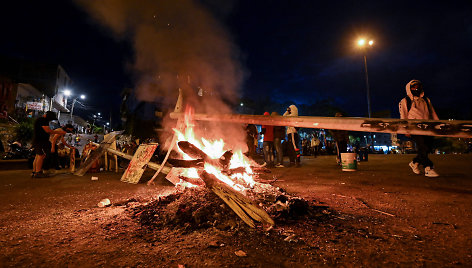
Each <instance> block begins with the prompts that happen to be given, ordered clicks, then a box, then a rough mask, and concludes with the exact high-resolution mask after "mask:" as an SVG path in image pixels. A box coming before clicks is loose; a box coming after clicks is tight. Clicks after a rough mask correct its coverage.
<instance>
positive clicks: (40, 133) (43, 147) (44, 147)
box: [31, 111, 66, 178]
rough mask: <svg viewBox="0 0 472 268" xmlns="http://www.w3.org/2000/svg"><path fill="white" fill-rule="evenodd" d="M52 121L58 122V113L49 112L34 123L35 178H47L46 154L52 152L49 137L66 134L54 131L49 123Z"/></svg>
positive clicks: (61, 131) (33, 175) (60, 130)
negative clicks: (45, 170)
mask: <svg viewBox="0 0 472 268" xmlns="http://www.w3.org/2000/svg"><path fill="white" fill-rule="evenodd" d="M52 120H57V117H56V113H55V112H51V111H48V112H46V113H45V114H44V115H43V116H42V117H39V118H38V119H36V121H35V122H34V135H33V148H34V151H35V154H36V155H35V157H34V161H33V174H32V175H31V176H32V177H34V178H43V177H46V175H45V174H44V173H43V171H42V168H43V162H44V158H46V154H47V153H49V152H50V151H51V142H50V141H49V136H50V135H52V134H62V135H64V134H66V132H65V131H63V130H62V129H57V130H52V129H51V128H49V122H51V121H52Z"/></svg>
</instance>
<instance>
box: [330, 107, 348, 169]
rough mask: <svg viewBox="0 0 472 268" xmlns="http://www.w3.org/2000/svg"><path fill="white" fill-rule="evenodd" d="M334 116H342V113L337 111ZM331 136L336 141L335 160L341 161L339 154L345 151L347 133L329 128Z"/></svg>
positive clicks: (339, 162)
mask: <svg viewBox="0 0 472 268" xmlns="http://www.w3.org/2000/svg"><path fill="white" fill-rule="evenodd" d="M334 116H335V117H343V116H344V114H343V113H341V112H337V113H336V114H335V115H334ZM330 133H331V136H333V138H334V141H335V142H336V162H337V163H338V164H341V163H342V159H341V154H342V153H347V144H348V143H349V133H348V132H347V131H346V130H330Z"/></svg>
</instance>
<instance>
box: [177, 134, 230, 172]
mask: <svg viewBox="0 0 472 268" xmlns="http://www.w3.org/2000/svg"><path fill="white" fill-rule="evenodd" d="M177 144H178V146H179V148H180V149H181V150H182V151H183V152H184V153H186V154H187V155H188V156H190V157H192V158H196V159H202V160H203V161H204V162H206V163H209V164H212V165H214V166H218V167H221V168H222V169H226V168H227V167H228V165H229V162H230V161H231V157H232V156H233V152H231V151H226V152H225V153H224V154H223V155H222V156H221V157H220V158H219V159H213V158H211V157H210V156H209V155H207V154H206V153H205V152H204V151H202V150H200V149H199V148H198V147H197V146H195V145H193V144H192V143H190V142H188V141H179V142H178V143H177Z"/></svg>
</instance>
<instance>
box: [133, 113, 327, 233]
mask: <svg viewBox="0 0 472 268" xmlns="http://www.w3.org/2000/svg"><path fill="white" fill-rule="evenodd" d="M192 114H193V112H192V111H191V109H189V110H187V111H186V113H185V119H184V121H183V122H180V124H179V123H178V125H179V126H178V128H177V129H174V131H175V136H174V141H175V142H174V141H173V145H177V152H178V153H179V155H178V156H177V157H175V158H172V159H169V161H168V163H169V164H171V165H172V169H171V172H170V173H169V174H168V175H167V177H166V178H167V179H168V180H169V181H171V182H173V183H174V184H175V185H176V193H175V194H172V195H169V196H166V197H160V198H159V199H158V200H155V201H153V202H151V203H149V204H147V205H144V206H139V207H135V208H133V214H134V216H135V217H136V218H138V219H139V221H140V223H141V224H142V225H145V226H150V227H156V226H160V225H166V226H168V225H174V226H178V227H184V228H205V227H210V226H213V227H218V228H221V229H226V228H235V227H236V226H239V223H240V221H239V220H238V219H237V217H236V215H237V216H238V217H239V218H240V219H241V220H242V221H243V222H244V223H246V224H247V225H248V226H250V227H252V228H254V227H262V228H264V229H265V230H268V229H271V228H272V227H273V226H274V225H275V221H274V220H276V221H278V222H283V221H287V220H292V219H297V218H300V217H304V216H310V215H313V214H320V213H322V212H323V211H325V212H327V210H326V207H324V206H314V205H313V204H309V203H308V202H307V201H305V200H303V199H301V198H297V197H293V196H290V195H289V194H287V193H285V192H284V191H283V190H282V189H280V188H278V187H274V186H272V185H270V184H267V183H260V182H256V180H255V178H257V177H258V174H256V173H257V171H259V172H264V171H265V170H264V168H263V167H260V166H259V165H257V163H255V162H254V161H253V160H251V159H249V158H248V157H246V156H245V155H244V154H243V153H242V152H241V150H238V151H235V152H233V151H232V150H225V149H224V147H225V143H224V142H223V140H222V139H220V140H214V141H210V140H207V139H205V138H200V139H197V138H196V137H195V133H194V130H193V127H194V124H193V122H192ZM231 210H232V211H233V212H234V213H232V212H231ZM325 214H329V212H327V213H325Z"/></svg>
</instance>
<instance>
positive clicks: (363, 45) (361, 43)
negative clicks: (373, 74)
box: [357, 39, 374, 118]
mask: <svg viewBox="0 0 472 268" xmlns="http://www.w3.org/2000/svg"><path fill="white" fill-rule="evenodd" d="M373 44H374V41H373V40H370V41H369V42H367V43H366V40H365V39H359V40H358V41H357V45H358V46H359V47H360V48H362V49H363V52H364V69H365V86H366V89H367V114H368V116H369V118H371V117H372V113H371V109H370V87H369V72H368V71H367V45H368V46H369V47H371V46H372V45H373Z"/></svg>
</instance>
